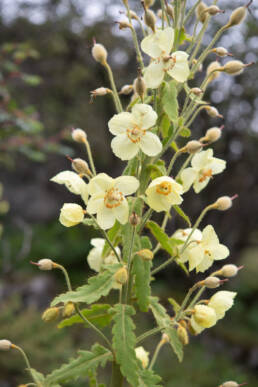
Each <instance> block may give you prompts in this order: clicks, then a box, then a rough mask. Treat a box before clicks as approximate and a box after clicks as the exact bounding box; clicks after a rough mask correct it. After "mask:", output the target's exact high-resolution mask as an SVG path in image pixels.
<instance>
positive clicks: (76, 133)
mask: <svg viewBox="0 0 258 387" xmlns="http://www.w3.org/2000/svg"><path fill="white" fill-rule="evenodd" d="M72 139H73V140H74V141H76V142H82V143H85V142H86V141H87V134H86V133H85V132H84V130H82V129H79V128H77V129H73V130H72Z"/></svg>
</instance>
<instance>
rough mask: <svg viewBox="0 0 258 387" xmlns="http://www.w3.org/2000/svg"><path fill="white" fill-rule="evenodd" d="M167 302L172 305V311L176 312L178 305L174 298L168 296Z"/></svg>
mask: <svg viewBox="0 0 258 387" xmlns="http://www.w3.org/2000/svg"><path fill="white" fill-rule="evenodd" d="M168 302H169V303H170V304H171V305H172V306H173V309H174V312H175V313H177V312H178V311H179V309H180V305H179V304H178V303H177V302H176V300H174V298H172V297H170V298H168Z"/></svg>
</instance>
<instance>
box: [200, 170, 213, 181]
mask: <svg viewBox="0 0 258 387" xmlns="http://www.w3.org/2000/svg"><path fill="white" fill-rule="evenodd" d="M210 177H212V170H211V169H207V170H206V171H202V172H201V173H200V178H199V183H203V182H204V181H205V180H206V179H207V178H210Z"/></svg>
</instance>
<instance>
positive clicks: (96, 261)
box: [87, 238, 121, 272]
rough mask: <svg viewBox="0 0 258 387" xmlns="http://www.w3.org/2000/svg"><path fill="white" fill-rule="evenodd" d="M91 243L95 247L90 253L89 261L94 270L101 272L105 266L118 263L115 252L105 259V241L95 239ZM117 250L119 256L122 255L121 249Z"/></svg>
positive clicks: (117, 248)
mask: <svg viewBox="0 0 258 387" xmlns="http://www.w3.org/2000/svg"><path fill="white" fill-rule="evenodd" d="M90 243H91V245H92V246H94V247H93V249H91V251H90V252H89V255H88V258H87V261H88V264H89V267H90V268H91V269H92V270H95V271H96V272H99V271H100V269H101V266H102V265H103V264H104V265H105V264H109V265H112V264H114V263H118V260H117V258H116V256H115V254H114V252H113V251H110V253H109V255H108V256H106V257H105V258H103V256H102V253H103V249H104V245H105V239H102V238H93V239H91V241H90ZM115 249H116V252H117V254H118V255H121V252H120V249H119V247H116V248H115Z"/></svg>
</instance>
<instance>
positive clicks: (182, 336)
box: [177, 325, 189, 345]
mask: <svg viewBox="0 0 258 387" xmlns="http://www.w3.org/2000/svg"><path fill="white" fill-rule="evenodd" d="M177 334H178V337H179V340H180V341H181V343H182V344H183V345H187V344H189V337H188V333H187V330H186V329H185V327H183V326H182V325H179V326H178V328H177Z"/></svg>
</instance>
